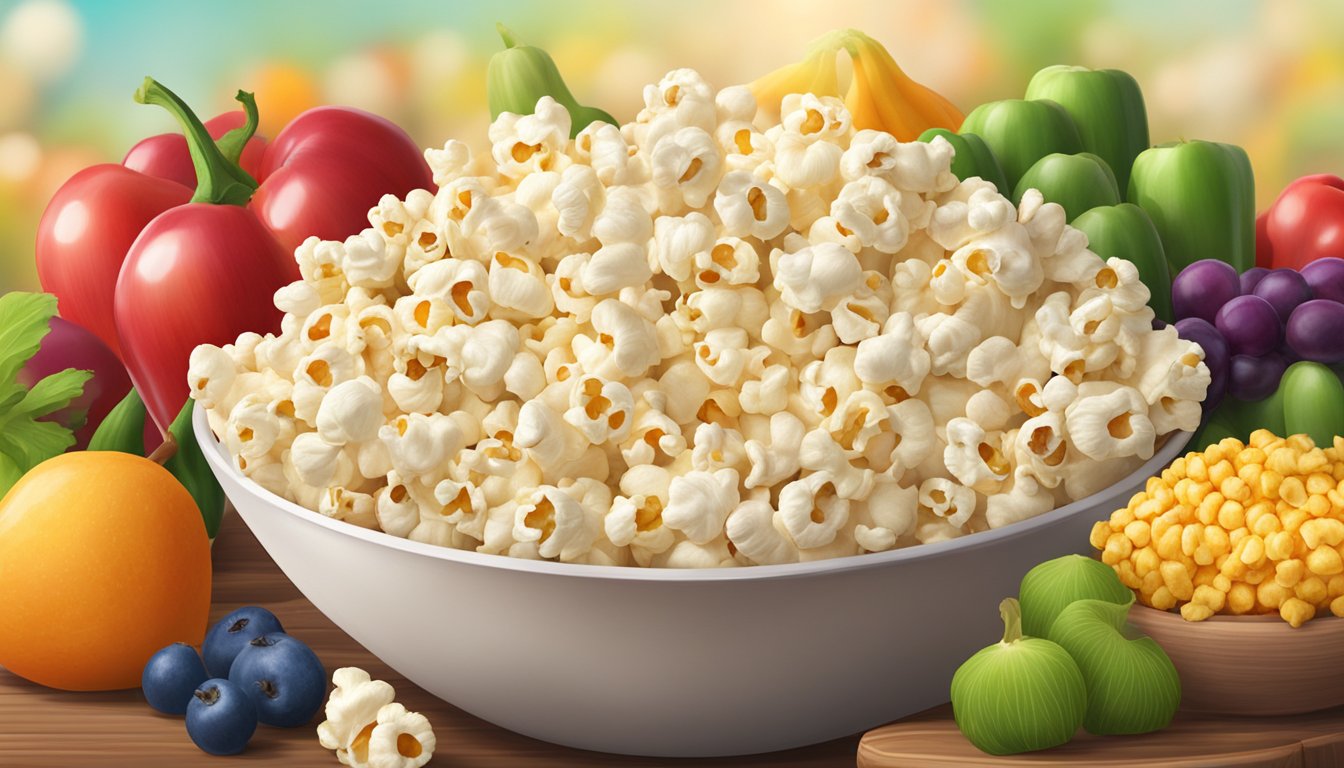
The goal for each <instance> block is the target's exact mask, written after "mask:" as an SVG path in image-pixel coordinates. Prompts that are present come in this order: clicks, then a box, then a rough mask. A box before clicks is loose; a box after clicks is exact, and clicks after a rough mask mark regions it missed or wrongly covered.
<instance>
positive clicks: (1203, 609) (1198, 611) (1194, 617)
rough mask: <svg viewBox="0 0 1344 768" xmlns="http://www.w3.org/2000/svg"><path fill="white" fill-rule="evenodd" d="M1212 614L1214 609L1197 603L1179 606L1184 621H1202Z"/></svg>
mask: <svg viewBox="0 0 1344 768" xmlns="http://www.w3.org/2000/svg"><path fill="white" fill-rule="evenodd" d="M1213 614H1214V609H1212V608H1210V607H1209V606H1207V605H1200V604H1199V603H1186V604H1185V605H1182V606H1181V618H1183V619H1185V620H1186V621H1203V620H1205V619H1207V618H1209V617H1210V616H1212V615H1213Z"/></svg>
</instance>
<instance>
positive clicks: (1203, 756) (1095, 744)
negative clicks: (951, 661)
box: [858, 706, 1344, 768]
mask: <svg viewBox="0 0 1344 768" xmlns="http://www.w3.org/2000/svg"><path fill="white" fill-rule="evenodd" d="M858 764H859V768H938V767H939V766H965V767H966V768H971V767H978V768H995V767H997V766H1017V767H1019V768H1021V767H1024V766H1031V767H1032V768H1038V767H1043V766H1054V767H1055V768H1060V767H1062V766H1084V765H1085V766H1099V767H1103V766H1104V767H1105V768H1122V767H1124V768H1140V767H1142V768H1232V767H1233V766H1236V767H1237V768H1338V767H1339V766H1344V709H1332V710H1328V711H1325V712H1318V713H1314V714H1309V715H1296V716H1293V717H1263V718H1251V717H1217V716H1212V715H1190V714H1184V713H1178V714H1177V716H1176V719H1175V720H1174V721H1172V724H1171V727H1169V728H1167V729H1166V730H1163V731H1159V732H1157V733H1148V734H1143V735H1141V736H1090V735H1088V734H1079V735H1078V736H1077V737H1076V738H1074V740H1073V741H1071V742H1069V743H1068V744H1065V745H1064V746H1062V747H1056V748H1055V749H1050V750H1046V751H1043V752H1032V753H1028V754H1023V755H1008V756H1004V757H994V756H993V755H986V754H985V753H983V752H981V751H979V750H978V749H976V748H975V747H973V746H971V743H970V742H968V741H966V739H965V737H963V736H962V735H961V732H960V731H958V730H957V725H956V723H955V722H954V721H953V720H952V708H951V706H942V707H938V708H936V709H932V710H929V711H928V712H924V713H922V714H919V715H916V716H914V717H911V718H907V719H905V720H902V721H901V722H898V723H892V724H891V725H884V726H882V727H881V728H874V729H873V730H871V731H869V732H868V733H867V734H865V735H864V737H863V740H862V741H861V742H860V743H859V754H858Z"/></svg>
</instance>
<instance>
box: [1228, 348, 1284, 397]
mask: <svg viewBox="0 0 1344 768" xmlns="http://www.w3.org/2000/svg"><path fill="white" fill-rule="evenodd" d="M1287 368H1288V361H1287V360H1286V359H1285V358H1284V356H1283V355H1281V354H1279V353H1277V352H1271V353H1269V354H1268V355H1265V356H1264V357H1251V356H1250V355H1233V357H1232V363H1231V365H1230V367H1229V371H1228V377H1227V393H1228V394H1229V395H1231V396H1232V397H1235V398H1236V399H1238V400H1247V401H1254V400H1264V399H1265V398H1266V397H1269V396H1270V395H1272V394H1274V390H1276V389H1278V388H1279V379H1281V378H1283V372H1284V371H1285V370H1286V369H1287Z"/></svg>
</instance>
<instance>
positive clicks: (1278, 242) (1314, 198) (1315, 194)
mask: <svg viewBox="0 0 1344 768" xmlns="http://www.w3.org/2000/svg"><path fill="white" fill-rule="evenodd" d="M1257 229H1258V228H1257ZM1261 242H1263V244H1264V245H1265V246H1267V247H1266V248H1265V250H1267V251H1269V261H1270V266H1272V267H1275V268H1280V267H1289V268H1292V269H1301V268H1302V267H1304V266H1306V265H1307V264H1310V263H1311V262H1313V261H1315V260H1316V259H1320V258H1324V257H1327V256H1344V179H1341V178H1339V177H1338V176H1332V175H1330V174H1328V173H1321V174H1316V175H1314V176H1303V177H1302V178H1300V179H1298V180H1296V181H1294V182H1292V183H1291V184H1289V185H1288V186H1286V187H1284V189H1283V192H1281V193H1280V194H1279V199H1278V200H1275V201H1274V205H1272V206H1270V208H1269V210H1268V211H1267V212H1265V214H1264V237H1263V238H1259V237H1257V249H1256V250H1257V257H1256V262H1257V263H1259V262H1260V261H1261V260H1262V258H1261V256H1260V254H1259V251H1260V249H1261Z"/></svg>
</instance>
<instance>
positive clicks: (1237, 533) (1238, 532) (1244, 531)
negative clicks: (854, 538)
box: [1227, 525, 1251, 548]
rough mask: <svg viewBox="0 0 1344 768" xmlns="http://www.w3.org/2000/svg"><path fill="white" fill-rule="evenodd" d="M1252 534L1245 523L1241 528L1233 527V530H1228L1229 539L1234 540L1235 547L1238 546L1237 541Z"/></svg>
mask: <svg viewBox="0 0 1344 768" xmlns="http://www.w3.org/2000/svg"><path fill="white" fill-rule="evenodd" d="M1250 535H1251V530H1250V529H1249V528H1247V527H1246V526H1244V525H1243V526H1241V527H1240V528H1233V529H1232V530H1230V531H1228V532H1227V540H1228V541H1230V542H1232V546H1233V548H1235V547H1236V546H1237V542H1239V541H1241V540H1242V539H1244V538H1246V537H1247V536H1250Z"/></svg>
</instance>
